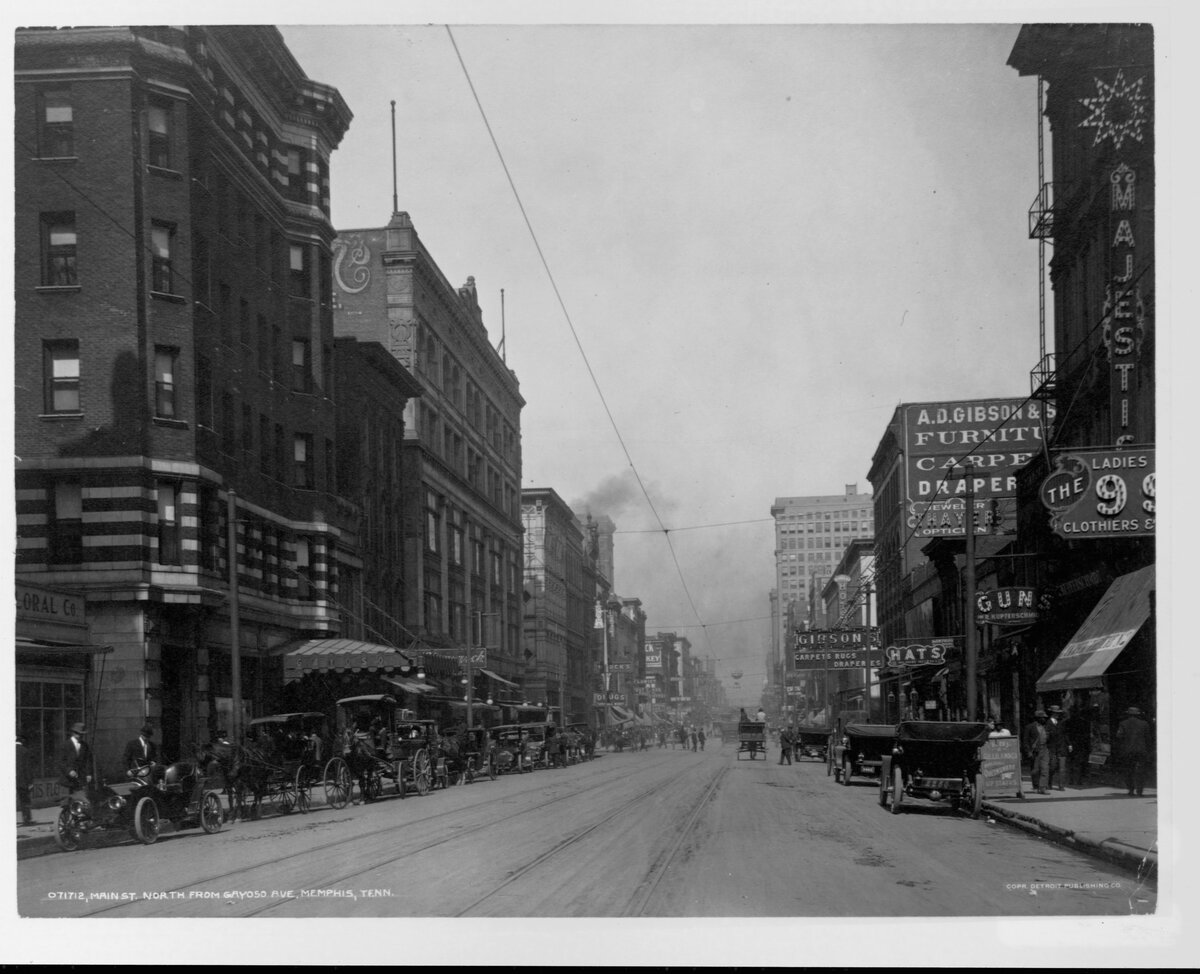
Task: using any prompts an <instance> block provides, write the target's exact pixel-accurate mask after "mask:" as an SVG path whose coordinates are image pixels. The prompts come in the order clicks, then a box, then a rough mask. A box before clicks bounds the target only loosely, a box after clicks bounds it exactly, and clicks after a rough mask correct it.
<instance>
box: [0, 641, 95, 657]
mask: <svg viewBox="0 0 1200 974" xmlns="http://www.w3.org/2000/svg"><path fill="white" fill-rule="evenodd" d="M17 652H18V653H40V654H41V655H43V656H55V655H60V654H63V653H88V654H91V655H97V654H99V653H111V652H112V647H111V646H89V645H87V644H86V643H55V642H40V641H39V640H36V639H25V638H23V637H21V636H18V637H17Z"/></svg>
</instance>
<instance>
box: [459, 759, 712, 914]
mask: <svg viewBox="0 0 1200 974" xmlns="http://www.w3.org/2000/svg"><path fill="white" fill-rule="evenodd" d="M724 770H725V769H722V770H721V771H720V772H718V774H717V776H716V777H717V778H721V777H723V776H724ZM690 771H691V768H684V769H683V770H682V771H681V772H679V774H677V775H675V776H674V777H672V778H669V779H668V780H667V781H665V782H664V781H656V782H654V783H653V784H652V785H651V786H650V787H649V788H647V789H646V790H645V791H642V792H640V793H638V794H637V795H634V796H633V797H632V798H631V799H629V800H628V801H627V802H625V803H624V804H623V805H620V806H618V807H617V808H615V809H614V810H613V811H611V812H609V813H608V814H607V815H605V816H604V817H603V818H602V819H600V820H599V821H598V822H594V823H593V824H591V825H589V826H588V827H587V828H584V829H580V830H579V831H578V832H576V833H574V834H573V835H569V836H567V837H566V838H565V839H563V840H562V841H560V842H558V843H557V844H555V845H553V846H551V847H550V848H549V849H547V850H546V851H545V852H542V853H540V854H539V855H537V856H535V857H534V858H533V859H531V860H529V862H527V863H526V864H525V865H523V866H521V867H519V868H517V869H515V870H514V871H513V872H511V873H509V875H508V876H507V877H506V878H505V879H504V881H503V882H502V883H500V884H498V885H497V886H495V887H493V888H492V889H491V890H490V891H489V892H487V893H484V894H483V896H481V897H479V898H478V899H477V900H475V901H474V902H473V903H470V904H468V905H467V906H465V907H463V909H461V910H459V911H458V912H457V913H456V914H454V915H455V916H456V917H462V916H466V915H467V914H468V913H469V912H470V911H471V910H473V909H475V907H477V906H479V904H480V903H483V902H484V901H485V900H489V899H491V898H492V897H493V896H495V895H496V894H497V893H499V892H500V891H501V890H503V889H506V888H507V887H509V886H511V885H512V884H513V883H515V882H516V881H517V880H519V879H521V878H523V877H524V876H526V875H527V874H529V873H531V872H533V870H534V869H536V868H537V867H538V866H541V865H542V864H544V863H545V862H547V861H549V860H550V859H552V858H553V857H554V856H557V855H558V854H559V853H560V852H563V851H564V850H566V849H569V848H570V847H571V846H573V845H575V843H577V842H580V841H582V840H583V839H584V838H586V837H587V836H589V835H591V834H592V833H593V832H595V831H596V830H597V829H599V828H600V827H602V826H604V825H607V824H608V823H609V822H611V821H612V820H613V819H614V818H617V817H618V816H620V815H623V814H625V812H627V811H629V809H631V808H633V807H634V806H635V805H638V804H640V803H641V802H643V801H645V800H646V799H647V798H649V797H651V796H652V795H654V796H657V795H661V794H662V792H663V790H664V788H666V787H667V786H669V785H672V784H674V783H675V782H676V781H678V780H679V779H680V778H682V777H684V776H685V775H687V774H689V773H690Z"/></svg>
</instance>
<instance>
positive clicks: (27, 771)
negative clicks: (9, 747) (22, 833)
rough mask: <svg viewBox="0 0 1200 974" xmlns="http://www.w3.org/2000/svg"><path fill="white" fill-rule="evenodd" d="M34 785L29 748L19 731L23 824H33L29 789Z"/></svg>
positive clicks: (19, 794)
mask: <svg viewBox="0 0 1200 974" xmlns="http://www.w3.org/2000/svg"><path fill="white" fill-rule="evenodd" d="M31 787H33V767H32V764H31V762H30V757H29V748H27V747H26V746H25V735H24V734H22V733H21V732H20V731H17V811H18V812H20V813H21V824H22V825H32V824H33V810H32V802H31V801H30V797H29V789H30V788H31Z"/></svg>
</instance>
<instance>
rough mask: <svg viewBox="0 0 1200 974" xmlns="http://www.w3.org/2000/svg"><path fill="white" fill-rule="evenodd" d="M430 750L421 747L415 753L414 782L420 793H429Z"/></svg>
mask: <svg viewBox="0 0 1200 974" xmlns="http://www.w3.org/2000/svg"><path fill="white" fill-rule="evenodd" d="M429 782H430V773H429V752H428V751H427V750H425V748H421V749H420V750H419V751H417V753H416V754H414V755H413V784H414V785H415V786H416V788H417V794H418V795H428V794H429Z"/></svg>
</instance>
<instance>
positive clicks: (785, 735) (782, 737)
mask: <svg viewBox="0 0 1200 974" xmlns="http://www.w3.org/2000/svg"><path fill="white" fill-rule="evenodd" d="M795 740H796V738H795V736H794V735H793V733H792V728H791V727H790V726H787V727H784V728H783V730H781V731H780V732H779V763H780V764H783V763H784V762H785V761H786V762H787V763H788V764H791V763H792V745H793V744H794V743H795Z"/></svg>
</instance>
